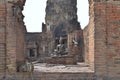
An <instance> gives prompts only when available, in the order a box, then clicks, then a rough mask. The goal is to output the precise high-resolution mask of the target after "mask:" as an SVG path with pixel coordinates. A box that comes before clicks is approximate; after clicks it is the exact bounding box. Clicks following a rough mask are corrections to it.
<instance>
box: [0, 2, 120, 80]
mask: <svg viewBox="0 0 120 80" xmlns="http://www.w3.org/2000/svg"><path fill="white" fill-rule="evenodd" d="M88 1H89V16H90V19H89V24H88V25H87V26H86V27H85V28H84V29H83V30H82V29H81V28H80V24H79V23H78V21H77V15H76V13H77V8H76V4H79V3H77V1H76V0H48V1H47V7H46V17H45V21H46V22H45V24H44V23H43V24H42V32H41V33H28V32H27V31H26V28H25V26H24V22H23V18H24V16H23V15H22V10H23V6H24V4H25V0H0V79H2V80H3V79H4V78H6V79H7V78H9V79H15V80H17V79H20V80H23V79H25V80H30V78H31V76H29V73H27V72H20V71H19V67H20V66H21V65H23V64H24V63H25V60H26V58H27V59H31V60H33V61H34V60H39V61H40V62H48V63H49V60H53V59H48V57H50V56H51V53H52V52H54V49H55V48H56V46H57V44H58V41H59V39H60V37H63V39H64V44H65V46H66V47H67V50H68V51H70V52H71V53H72V54H74V57H75V58H74V59H76V60H77V61H78V62H83V63H85V64H88V65H89V66H88V67H89V69H90V70H91V71H90V72H89V71H88V72H84V71H83V72H79V73H78V72H77V73H73V72H69V71H68V72H66V73H64V72H48V73H47V72H33V75H34V77H32V78H34V79H36V80H58V79H59V80H120V69H119V68H120V0H88ZM72 39H75V40H77V42H78V43H77V44H78V45H77V46H75V45H73V43H72V41H73V40H72ZM29 53H30V54H29ZM32 53H35V54H32ZM63 59H64V58H63ZM74 59H73V58H71V59H70V60H69V61H72V60H74ZM64 61H65V60H64ZM69 61H68V62H69ZM53 62H55V61H54V60H53Z"/></svg>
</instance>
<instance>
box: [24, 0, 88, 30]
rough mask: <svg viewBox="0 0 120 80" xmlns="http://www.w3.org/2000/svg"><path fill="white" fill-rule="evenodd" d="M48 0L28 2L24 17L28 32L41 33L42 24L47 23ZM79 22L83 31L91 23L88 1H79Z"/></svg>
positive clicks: (28, 0) (27, 0) (31, 0)
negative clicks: (46, 9) (46, 8)
mask: <svg viewBox="0 0 120 80" xmlns="http://www.w3.org/2000/svg"><path fill="white" fill-rule="evenodd" d="M46 1H47V0H26V3H25V6H24V10H23V15H24V16H25V18H24V22H25V25H26V27H27V31H28V32H41V27H42V22H45V14H46V13H45V7H46ZM77 8H78V12H77V15H78V21H79V22H80V24H81V28H82V29H83V28H84V27H85V26H86V25H87V24H88V21H89V16H88V15H89V12H88V8H89V6H88V0H77Z"/></svg>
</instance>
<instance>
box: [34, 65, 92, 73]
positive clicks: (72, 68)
mask: <svg viewBox="0 0 120 80" xmlns="http://www.w3.org/2000/svg"><path fill="white" fill-rule="evenodd" d="M34 71H35V72H71V73H79V72H93V71H92V70H90V68H89V66H88V65H86V64H84V63H79V64H77V65H62V64H47V63H37V64H34Z"/></svg>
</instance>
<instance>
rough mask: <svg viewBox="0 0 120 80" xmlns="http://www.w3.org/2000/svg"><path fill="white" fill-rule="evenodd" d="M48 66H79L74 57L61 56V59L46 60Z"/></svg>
mask: <svg viewBox="0 0 120 80" xmlns="http://www.w3.org/2000/svg"><path fill="white" fill-rule="evenodd" d="M46 62H47V63H48V64H65V65H74V64H77V61H76V59H75V58H74V56H61V57H58V56H56V57H51V58H49V59H47V60H46Z"/></svg>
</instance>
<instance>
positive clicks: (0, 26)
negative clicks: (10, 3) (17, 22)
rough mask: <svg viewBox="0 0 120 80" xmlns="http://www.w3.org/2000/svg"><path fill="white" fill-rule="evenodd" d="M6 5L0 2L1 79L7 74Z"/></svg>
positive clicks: (2, 0) (2, 1)
mask: <svg viewBox="0 0 120 80" xmlns="http://www.w3.org/2000/svg"><path fill="white" fill-rule="evenodd" d="M5 13H6V12H5V4H4V0H1V1H0V77H1V76H3V75H4V72H5V69H4V68H5V50H6V47H5V45H6V44H5V33H6V31H5V28H6V23H5V21H6V17H5V16H6V15H5Z"/></svg>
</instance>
